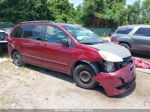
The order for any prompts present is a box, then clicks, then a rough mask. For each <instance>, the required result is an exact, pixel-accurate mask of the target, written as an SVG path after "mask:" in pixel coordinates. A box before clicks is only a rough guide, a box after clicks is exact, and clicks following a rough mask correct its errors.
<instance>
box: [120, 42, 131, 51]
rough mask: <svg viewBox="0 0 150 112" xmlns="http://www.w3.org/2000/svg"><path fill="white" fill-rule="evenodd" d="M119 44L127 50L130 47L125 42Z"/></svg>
mask: <svg viewBox="0 0 150 112" xmlns="http://www.w3.org/2000/svg"><path fill="white" fill-rule="evenodd" d="M120 45H121V46H124V47H125V48H127V49H128V50H131V47H130V46H129V45H128V44H126V43H120Z"/></svg>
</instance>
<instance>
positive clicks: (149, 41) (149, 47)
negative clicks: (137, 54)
mask: <svg viewBox="0 0 150 112" xmlns="http://www.w3.org/2000/svg"><path fill="white" fill-rule="evenodd" d="M133 40H134V44H135V49H136V50H138V51H143V52H150V28H139V29H138V30H137V31H136V32H135V34H134V35H133Z"/></svg>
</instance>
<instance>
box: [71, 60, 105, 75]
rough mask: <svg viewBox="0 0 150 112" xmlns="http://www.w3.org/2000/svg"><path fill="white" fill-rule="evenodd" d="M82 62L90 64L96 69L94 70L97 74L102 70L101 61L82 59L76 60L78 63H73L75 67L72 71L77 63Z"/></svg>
mask: <svg viewBox="0 0 150 112" xmlns="http://www.w3.org/2000/svg"><path fill="white" fill-rule="evenodd" d="M82 63H86V64H88V65H89V66H90V67H91V68H92V69H93V70H94V72H95V73H96V75H97V74H99V73H100V72H101V71H102V69H101V66H100V63H99V62H91V61H87V60H80V61H78V62H76V63H75V64H74V65H73V67H72V72H73V69H74V68H75V67H76V66H77V65H79V64H82Z"/></svg>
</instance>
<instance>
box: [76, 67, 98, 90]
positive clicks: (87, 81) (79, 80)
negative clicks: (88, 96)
mask: <svg viewBox="0 0 150 112" xmlns="http://www.w3.org/2000/svg"><path fill="white" fill-rule="evenodd" d="M95 75H96V74H95V72H94V71H93V69H92V68H91V67H90V66H89V65H86V64H81V65H78V66H77V67H76V68H75V69H74V72H73V79H74V81H75V82H76V84H77V85H78V86H79V87H82V88H85V89H92V88H94V87H95V86H96V84H97V82H96V81H95V80H93V77H94V76H95Z"/></svg>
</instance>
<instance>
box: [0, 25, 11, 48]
mask: <svg viewBox="0 0 150 112" xmlns="http://www.w3.org/2000/svg"><path fill="white" fill-rule="evenodd" d="M11 29H12V28H3V29H0V50H2V49H4V48H7V41H6V38H7V37H8V35H9V34H10V31H11Z"/></svg>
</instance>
